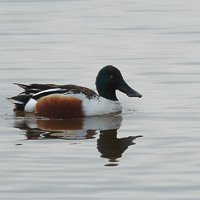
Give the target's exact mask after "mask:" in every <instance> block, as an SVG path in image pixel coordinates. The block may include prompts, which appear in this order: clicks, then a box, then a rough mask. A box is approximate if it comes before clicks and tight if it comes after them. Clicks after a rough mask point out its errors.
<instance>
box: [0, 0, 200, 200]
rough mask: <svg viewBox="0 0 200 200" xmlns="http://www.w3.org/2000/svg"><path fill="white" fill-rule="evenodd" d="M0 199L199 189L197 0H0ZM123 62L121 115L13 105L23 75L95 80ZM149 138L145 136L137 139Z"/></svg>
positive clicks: (180, 198)
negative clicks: (51, 113)
mask: <svg viewBox="0 0 200 200" xmlns="http://www.w3.org/2000/svg"><path fill="white" fill-rule="evenodd" d="M0 5H1V6H0V16H1V17H0V27H1V29H0V81H1V84H0V99H1V106H0V125H1V130H0V134H1V135H0V136H1V139H0V154H1V155H0V163H1V164H0V177H1V179H0V199H2V200H5V199H9V200H13V199H30V200H33V199H34V200H35V199H48V200H49V199H63V200H64V199H74V200H75V199H81V200H83V199H87V200H88V199H131V200H132V199H140V200H147V199H148V200H150V199H152V200H155V199H158V200H195V199H200V151H199V146H200V123H199V121H200V106H199V101H200V94H199V91H200V87H199V85H200V79H199V77H200V68H199V65H200V57H199V52H200V2H199V1H197V0H191V1H186V0H185V1H184V0H182V1H180V0H178V1H172V0H169V1H164V0H161V1H155V0H150V1H144V0H142V1H132V0H126V1H122V0H117V1H113V0H112V1H109V2H108V1H97V0H96V1H89V0H85V1H67V0H59V1H54V0H43V1H39V0H38V1H37V0H35V1H25V0H15V1H12V0H6V1H4V0H1V1H0ZM107 64H112V65H114V66H116V67H118V68H120V70H121V72H122V74H123V76H124V78H125V80H126V81H127V82H128V83H129V85H131V86H132V87H133V88H134V89H136V90H137V91H138V92H140V93H141V94H143V98H142V99H136V98H128V97H127V96H125V95H124V94H121V93H118V97H119V99H120V101H121V103H122V105H123V108H124V110H123V113H122V114H120V115H117V116H105V117H91V118H86V119H68V120H48V119H45V118H39V117H36V116H34V115H32V114H24V113H14V112H13V105H12V104H11V103H10V102H9V101H8V100H7V99H6V97H11V96H13V95H16V94H17V93H19V92H21V91H22V90H21V89H20V88H18V87H17V86H15V85H12V83H14V82H19V83H25V84H28V83H57V84H68V83H72V84H78V85H83V86H86V87H89V88H91V89H95V84H94V82H95V78H96V75H97V73H98V71H99V70H100V69H101V67H103V66H105V65H107ZM142 136H143V137H142Z"/></svg>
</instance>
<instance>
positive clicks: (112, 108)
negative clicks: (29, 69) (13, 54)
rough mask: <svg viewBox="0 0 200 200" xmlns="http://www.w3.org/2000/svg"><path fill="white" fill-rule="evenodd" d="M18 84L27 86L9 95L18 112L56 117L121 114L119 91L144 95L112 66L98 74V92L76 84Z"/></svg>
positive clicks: (132, 94)
mask: <svg viewBox="0 0 200 200" xmlns="http://www.w3.org/2000/svg"><path fill="white" fill-rule="evenodd" d="M14 84H16V85H18V86H19V87H21V88H23V89H24V91H23V92H21V93H20V94H18V95H17V96H13V97H11V98H9V99H10V100H12V101H14V105H15V108H14V110H15V111H24V112H33V113H35V114H37V115H39V116H43V117H47V118H56V119H64V118H82V117H88V116H100V115H108V114H112V113H121V112H122V106H121V104H120V102H119V100H118V99H117V96H116V90H119V91H121V92H123V93H125V94H126V95H127V96H128V97H139V98H141V97H142V95H141V94H140V93H139V92H137V91H136V90H134V89H132V88H131V87H130V86H129V85H128V84H127V83H126V82H125V80H124V78H123V76H122V74H121V72H120V70H119V69H117V68H116V67H114V66H112V65H107V66H105V67H103V68H102V69H101V70H100V71H99V73H98V75H97V77H96V89H97V92H98V94H97V93H96V92H95V91H93V90H92V89H89V88H87V87H82V86H79V85H72V84H68V85H56V84H37V83H33V84H30V85H25V84H20V83H14Z"/></svg>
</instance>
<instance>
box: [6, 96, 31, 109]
mask: <svg viewBox="0 0 200 200" xmlns="http://www.w3.org/2000/svg"><path fill="white" fill-rule="evenodd" d="M8 99H9V100H12V101H14V105H15V110H20V111H24V107H25V105H26V103H27V102H28V101H29V99H30V96H27V95H18V96H14V97H11V98H8Z"/></svg>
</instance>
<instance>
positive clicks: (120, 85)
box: [96, 65, 142, 101]
mask: <svg viewBox="0 0 200 200" xmlns="http://www.w3.org/2000/svg"><path fill="white" fill-rule="evenodd" d="M96 88H97V91H98V93H99V95H100V96H102V97H104V98H106V99H110V100H114V101H117V97H116V90H119V91H121V92H123V93H125V94H127V96H129V97H139V98H141V97H142V95H141V94H139V93H138V92H136V91H135V90H133V89H132V88H131V87H130V86H129V85H128V84H127V83H126V82H125V81H124V79H123V77H122V74H121V72H120V71H119V70H118V69H117V68H116V67H113V66H112V65H107V66H105V67H103V68H102V69H101V70H100V71H99V73H98V75H97V78H96Z"/></svg>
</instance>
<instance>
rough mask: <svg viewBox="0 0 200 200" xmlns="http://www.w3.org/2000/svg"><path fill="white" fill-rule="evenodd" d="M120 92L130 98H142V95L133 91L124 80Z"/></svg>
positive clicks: (119, 88)
mask: <svg viewBox="0 0 200 200" xmlns="http://www.w3.org/2000/svg"><path fill="white" fill-rule="evenodd" d="M118 90H119V91H121V92H123V93H125V94H126V95H127V96H129V97H139V98H141V97H142V95H141V94H140V93H138V92H137V91H135V90H133V89H132V88H131V87H130V86H129V85H128V84H127V83H126V82H125V81H124V80H123V79H122V80H121V82H120V85H119V87H118Z"/></svg>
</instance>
